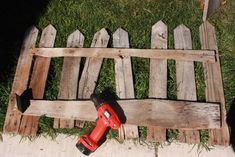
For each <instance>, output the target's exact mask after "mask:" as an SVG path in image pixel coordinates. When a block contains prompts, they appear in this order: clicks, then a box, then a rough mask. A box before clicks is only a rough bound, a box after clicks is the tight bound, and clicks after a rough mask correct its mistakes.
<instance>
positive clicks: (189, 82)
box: [174, 24, 200, 143]
mask: <svg viewBox="0 0 235 157" xmlns="http://www.w3.org/2000/svg"><path fill="white" fill-rule="evenodd" d="M174 39H175V48H176V49H192V40H191V33H190V30H189V29H188V28H187V27H186V26H185V25H183V24H182V25H179V26H178V27H177V28H175V29H174ZM176 83H177V99H180V100H193V101H196V100H197V94H196V81H195V73H194V63H193V62H190V61H188V62H185V61H176ZM179 141H180V142H186V143H199V142H200V134H199V131H197V130H191V131H186V130H179Z"/></svg>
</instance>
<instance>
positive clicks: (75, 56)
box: [4, 21, 229, 145]
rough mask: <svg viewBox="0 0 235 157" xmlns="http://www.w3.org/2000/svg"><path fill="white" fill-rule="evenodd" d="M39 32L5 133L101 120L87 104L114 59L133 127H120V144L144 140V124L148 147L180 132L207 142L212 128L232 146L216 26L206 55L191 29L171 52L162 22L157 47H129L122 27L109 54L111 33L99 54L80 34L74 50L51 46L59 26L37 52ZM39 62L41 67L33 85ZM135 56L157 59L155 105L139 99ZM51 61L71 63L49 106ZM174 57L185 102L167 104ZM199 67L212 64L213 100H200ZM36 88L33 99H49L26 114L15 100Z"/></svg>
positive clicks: (18, 80)
mask: <svg viewBox="0 0 235 157" xmlns="http://www.w3.org/2000/svg"><path fill="white" fill-rule="evenodd" d="M37 34H38V30H37V29H36V28H35V27H32V28H31V29H30V30H29V31H28V33H27V34H26V37H25V40H24V43H23V45H22V49H21V53H20V57H19V60H18V65H17V68H16V73H15V78H14V82H13V85H12V92H11V94H10V96H9V104H8V110H7V114H6V119H5V125H4V131H5V132H8V133H9V132H15V133H19V134H21V135H36V133H37V129H38V121H39V118H40V116H41V115H46V116H48V117H53V118H55V119H54V127H55V128H73V127H83V124H84V121H94V120H95V118H96V113H95V109H94V108H93V107H92V105H91V104H92V103H91V102H90V101H87V100H86V101H85V100H81V99H89V97H90V95H91V94H92V93H93V92H94V90H95V87H96V82H97V80H98V77H99V73H100V69H101V65H102V62H103V58H113V59H114V63H115V81H116V93H117V96H118V97H119V98H120V99H121V100H118V103H119V104H120V106H121V107H122V108H123V110H124V113H125V114H126V117H127V121H126V124H124V125H122V127H121V129H119V137H120V139H122V140H124V139H133V138H138V137H139V133H138V126H141V125H144V126H147V140H148V141H157V142H164V141H166V140H167V138H166V130H167V129H168V128H175V129H178V130H179V136H178V140H179V141H180V142H186V143H199V142H200V129H209V143H210V144H212V145H214V144H218V145H228V144H229V131H228V127H227V124H226V122H225V118H226V117H225V116H226V111H225V100H224V93H223V83H222V76H221V71H220V63H219V55H218V48H217V45H216V37H215V30H214V27H213V26H212V25H211V24H210V23H209V22H207V21H206V22H204V23H203V24H202V25H201V26H200V39H201V46H202V50H192V37H191V32H190V29H189V28H187V27H186V26H185V25H183V24H182V25H179V26H178V27H176V28H175V29H174V42H175V49H172V50H170V49H167V39H168V30H167V25H166V24H164V23H163V22H162V21H159V22H157V23H156V24H154V25H153V27H152V35H151V49H132V48H129V45H130V44H129V38H128V33H127V32H126V31H125V30H123V29H122V28H118V29H117V30H116V31H115V32H114V34H113V36H112V39H113V41H112V43H113V47H114V48H106V47H107V46H108V43H109V39H110V35H109V34H108V33H107V31H106V30H105V29H104V28H103V29H101V30H100V31H98V32H97V33H96V34H95V35H94V38H93V41H92V44H91V48H82V47H83V44H84V36H83V34H82V33H81V32H80V31H79V30H76V31H75V32H73V33H72V34H70V35H69V37H68V41H67V48H50V47H53V44H54V40H55V36H56V30H55V28H54V27H53V26H52V25H49V26H47V27H46V28H45V29H44V30H43V32H42V35H41V39H40V44H39V48H34V46H35V43H36V39H37ZM33 56H34V57H35V62H34V66H33V72H32V75H31V80H30V84H29V86H28V80H29V79H30V78H29V76H30V68H31V64H32V59H33ZM133 56H135V57H144V58H150V76H149V99H140V100H138V99H135V93H134V83H133V75H135V74H132V65H131V57H133ZM51 57H64V62H63V67H62V73H61V79H60V85H59V94H58V100H55V101H47V100H43V95H44V89H45V85H46V80H47V75H48V69H49V66H50V60H51ZM81 57H86V61H85V65H84V68H83V71H81V72H80V64H81ZM168 59H174V60H176V86H177V99H178V100H168V99H167V98H168V96H167V60H168ZM195 61H197V62H198V61H199V62H202V63H203V65H204V76H205V78H204V80H205V84H206V88H205V91H206V100H207V102H197V94H196V92H197V90H196V81H195V69H194V62H195ZM79 74H81V76H79ZM79 78H80V80H79ZM28 87H29V88H32V92H33V93H32V94H33V95H32V96H33V97H32V99H42V100H31V101H30V106H29V107H28V108H27V109H26V110H25V111H24V112H23V113H22V112H20V111H19V110H18V108H17V104H16V103H17V102H16V97H15V94H18V95H21V94H22V93H23V92H24V90H26V89H27V88H28ZM124 99H126V100H124ZM45 106H46V107H45ZM88 112H89V113H88ZM146 114H147V115H146ZM221 124H222V125H221Z"/></svg>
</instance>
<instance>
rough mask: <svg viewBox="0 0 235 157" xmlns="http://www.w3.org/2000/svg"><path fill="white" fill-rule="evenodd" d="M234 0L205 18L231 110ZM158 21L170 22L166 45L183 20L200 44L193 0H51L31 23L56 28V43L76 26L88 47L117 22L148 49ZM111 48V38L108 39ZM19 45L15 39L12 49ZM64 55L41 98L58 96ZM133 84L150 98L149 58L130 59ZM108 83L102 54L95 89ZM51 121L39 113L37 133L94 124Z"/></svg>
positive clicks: (0, 113)
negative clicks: (60, 124) (215, 43)
mask: <svg viewBox="0 0 235 157" xmlns="http://www.w3.org/2000/svg"><path fill="white" fill-rule="evenodd" d="M234 8H235V2H234V1H233V0H227V1H226V3H224V5H222V6H221V7H220V9H219V10H217V12H216V13H215V14H214V15H213V16H212V17H210V18H209V21H210V22H211V23H212V24H213V25H214V26H215V29H216V35H217V41H218V47H219V52H220V58H221V66H222V75H223V81H224V90H225V98H226V107H227V110H229V108H230V106H231V104H232V102H233V99H234V96H235V51H234V50H235V47H234V43H235V27H234V23H233V20H234V18H235V13H234ZM159 20H162V21H163V22H164V23H165V24H166V25H167V26H168V48H174V39H173V30H174V28H176V27H177V26H178V25H180V24H182V23H183V24H185V25H186V26H187V27H188V28H189V29H190V30H191V33H192V41H193V49H200V42H199V26H200V25H201V23H202V10H201V9H200V6H199V4H198V3H197V2H196V0H193V1H192V0H156V1H154V0H146V1H134V0H116V1H114V0H100V1H94V0H93V1H92V0H80V1H77V0H67V1H61V0H51V1H49V3H48V4H47V6H46V8H45V11H44V12H43V13H42V14H40V16H39V17H38V19H37V20H36V21H35V22H34V25H35V26H36V27H38V28H39V30H40V31H41V30H42V29H43V28H44V27H46V26H47V25H48V24H52V25H53V26H54V27H55V28H56V30H57V36H56V41H55V47H65V46H66V41H67V37H68V35H69V34H70V33H72V32H73V31H75V30H76V29H79V30H80V31H81V32H82V33H83V34H84V36H85V47H90V45H91V41H92V38H93V35H94V34H95V32H97V31H99V30H100V29H102V28H106V29H107V31H108V32H109V34H110V35H112V33H113V32H115V30H116V29H117V28H119V27H122V28H123V29H125V30H126V31H127V32H128V33H129V37H130V46H131V47H132V48H150V37H151V27H152V25H153V24H154V23H156V22H157V21H159ZM109 47H112V43H110V44H109ZM19 48H20V44H16V49H15V50H18V49H19ZM13 58H14V59H12V65H14V66H11V67H10V68H8V69H9V70H8V71H7V72H3V74H4V77H1V82H0V103H1V110H0V129H1V130H2V128H3V123H4V117H5V113H6V108H7V103H8V95H9V93H10V90H11V83H12V80H13V76H14V70H15V66H16V63H17V54H16V55H14V57H13ZM62 62H63V60H62V59H61V58H58V59H53V60H52V62H51V67H50V75H49V77H48V81H47V86H46V91H45V96H44V98H45V99H56V98H57V94H58V88H57V87H58V83H59V80H60V71H61V67H62ZM195 67H196V81H197V89H198V91H197V97H198V100H199V101H205V94H204V86H205V85H204V82H203V72H202V65H201V64H198V63H197V64H195ZM132 68H133V76H134V89H135V96H136V98H147V97H148V83H149V82H148V79H149V78H148V75H149V59H140V58H132ZM168 70H169V72H168V98H169V99H176V85H175V81H176V78H175V62H174V61H169V62H168ZM106 88H109V89H111V90H113V91H115V79H114V63H113V60H111V59H105V60H104V62H103V65H102V69H101V73H100V76H99V80H98V84H97V87H96V90H95V91H96V92H97V93H100V92H101V91H103V90H104V89H106ZM52 124H53V120H52V119H50V118H45V117H43V118H41V120H40V124H39V132H38V133H39V134H48V135H50V136H52V137H54V136H55V135H56V133H60V132H62V133H68V134H80V133H81V131H82V132H87V131H89V130H90V128H91V126H93V124H92V123H87V124H86V126H85V129H84V130H81V129H53V128H52ZM167 135H168V140H169V141H171V139H172V138H175V137H176V136H177V131H176V130H168V132H167ZM116 136H117V134H116V132H110V134H109V137H111V138H113V137H116ZM140 136H141V138H143V139H144V138H145V137H146V129H145V127H140ZM201 138H202V141H203V143H206V141H207V132H206V131H202V132H201Z"/></svg>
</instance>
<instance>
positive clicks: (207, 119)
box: [23, 99, 220, 129]
mask: <svg viewBox="0 0 235 157" xmlns="http://www.w3.org/2000/svg"><path fill="white" fill-rule="evenodd" d="M117 103H118V104H119V105H120V107H121V108H122V109H123V111H124V114H125V116H126V119H127V121H126V124H133V125H139V126H149V125H151V126H161V127H164V128H182V129H192V128H193V129H208V128H220V105H219V104H217V103H200V102H190V101H173V100H163V99H142V100H136V99H134V100H118V101H117ZM65 109H66V110H65ZM23 114H25V115H35V116H41V115H45V116H48V117H54V118H69V119H78V120H85V121H95V120H96V118H97V111H96V109H95V107H94V104H93V102H92V101H88V100H87V101H62V100H61V101H59V100H58V101H46V100H31V101H30V106H29V107H28V108H27V110H26V111H25V112H24V113H23Z"/></svg>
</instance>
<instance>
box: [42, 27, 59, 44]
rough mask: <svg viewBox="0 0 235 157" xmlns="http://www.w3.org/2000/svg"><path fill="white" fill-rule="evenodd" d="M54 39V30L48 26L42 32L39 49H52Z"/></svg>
mask: <svg viewBox="0 0 235 157" xmlns="http://www.w3.org/2000/svg"><path fill="white" fill-rule="evenodd" d="M55 37H56V29H55V28H54V27H53V26H52V25H51V24H49V25H48V26H47V27H45V28H44V29H43V31H42V35H41V39H40V43H39V47H53V45H54V40H55Z"/></svg>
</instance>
